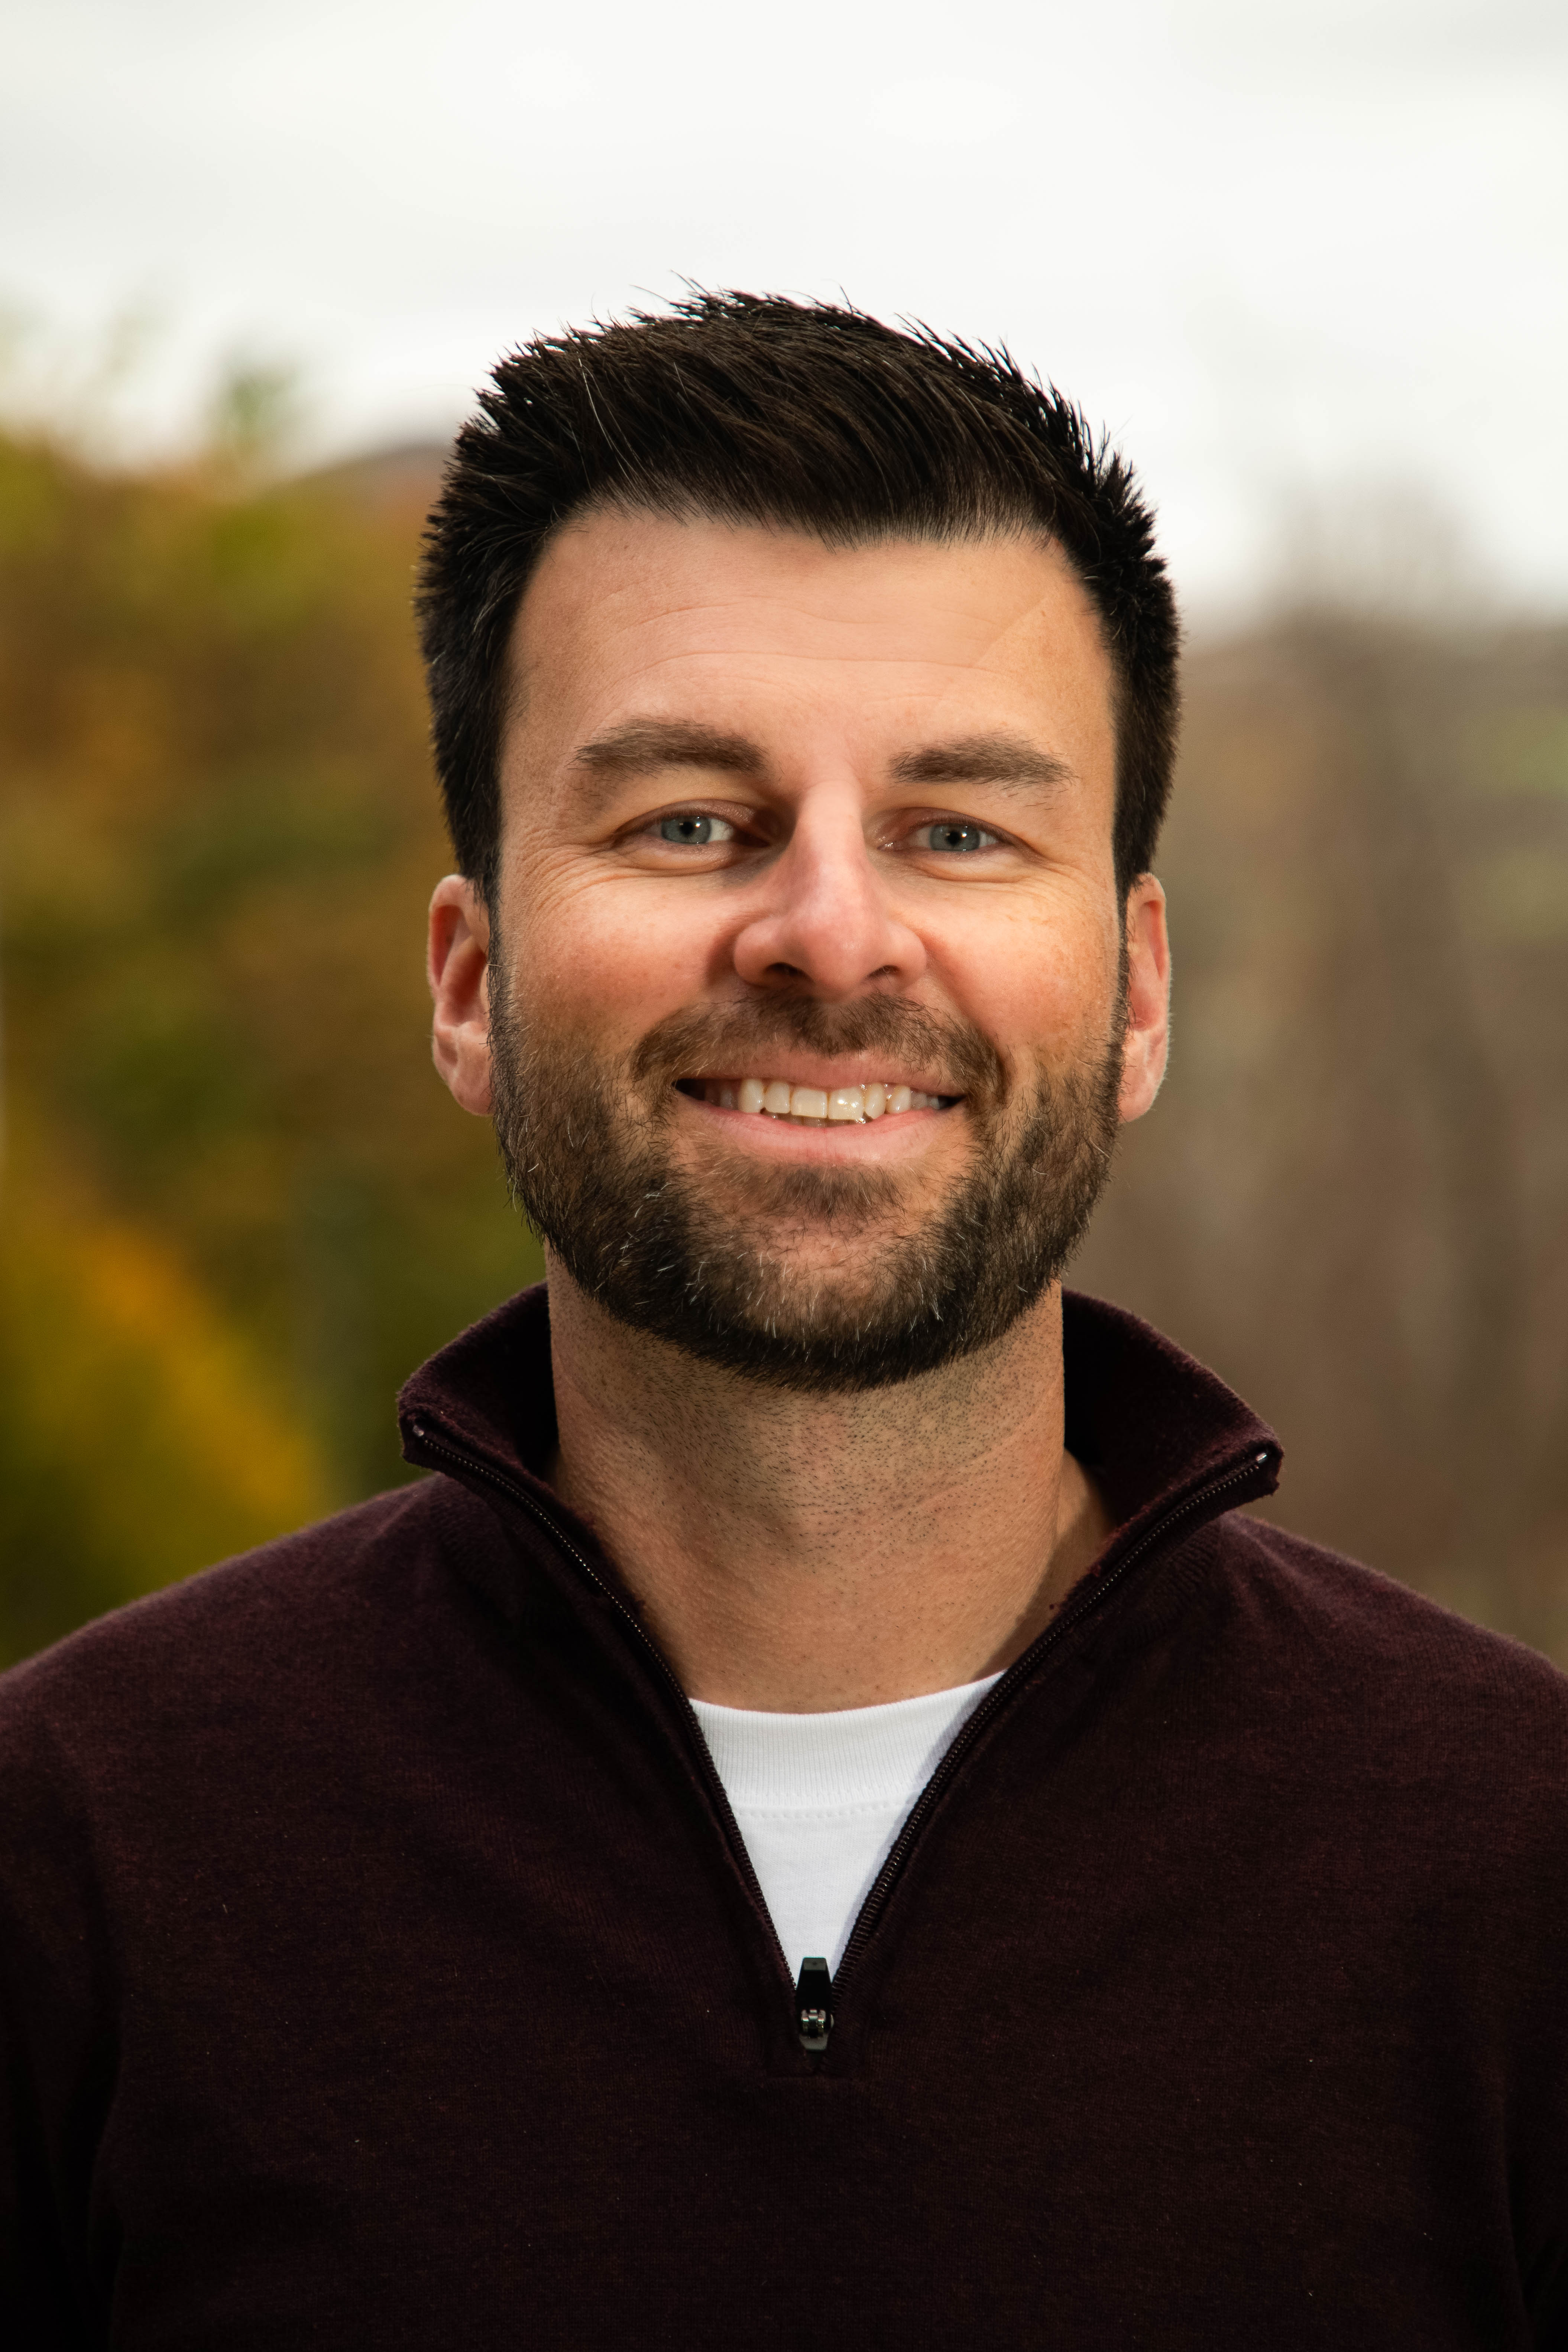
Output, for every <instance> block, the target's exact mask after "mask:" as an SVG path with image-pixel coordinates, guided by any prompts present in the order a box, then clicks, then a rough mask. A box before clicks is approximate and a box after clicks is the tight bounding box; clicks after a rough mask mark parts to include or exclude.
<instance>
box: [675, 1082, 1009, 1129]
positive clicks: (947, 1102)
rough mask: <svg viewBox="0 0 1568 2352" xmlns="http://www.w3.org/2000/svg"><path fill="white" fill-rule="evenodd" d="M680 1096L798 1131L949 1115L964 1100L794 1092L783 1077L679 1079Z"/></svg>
mask: <svg viewBox="0 0 1568 2352" xmlns="http://www.w3.org/2000/svg"><path fill="white" fill-rule="evenodd" d="M677 1091H678V1092H679V1093H680V1094H683V1095H689V1096H690V1097H691V1098H692V1099H693V1100H694V1101H696V1102H704V1103H710V1104H712V1105H713V1107H714V1108H716V1109H719V1110H739V1111H745V1112H747V1113H748V1114H750V1115H752V1116H760V1117H762V1118H777V1119H786V1120H789V1121H790V1122H792V1123H793V1124H794V1125H795V1126H797V1127H835V1126H840V1125H842V1126H845V1127H865V1126H866V1125H868V1122H869V1121H871V1120H872V1119H878V1118H901V1117H902V1116H903V1114H904V1113H905V1112H906V1111H911V1110H952V1108H953V1107H954V1105H955V1104H957V1103H961V1102H962V1101H963V1096H962V1095H931V1094H922V1093H921V1090H920V1088H919V1087H905V1086H887V1085H884V1084H883V1083H882V1082H881V1081H880V1080H879V1079H873V1080H872V1081H871V1083H870V1084H869V1085H868V1086H861V1087H795V1086H791V1085H790V1083H789V1081H788V1080H787V1079H785V1078H682V1079H681V1080H680V1081H679V1086H678V1089H677Z"/></svg>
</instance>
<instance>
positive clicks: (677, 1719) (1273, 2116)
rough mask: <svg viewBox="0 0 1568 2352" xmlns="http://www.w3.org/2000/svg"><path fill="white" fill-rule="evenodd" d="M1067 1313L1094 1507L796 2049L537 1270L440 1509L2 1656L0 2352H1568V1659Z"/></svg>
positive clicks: (475, 1348)
mask: <svg viewBox="0 0 1568 2352" xmlns="http://www.w3.org/2000/svg"><path fill="white" fill-rule="evenodd" d="M1066 1331H1067V1367H1068V1369H1067V1381H1068V1391H1067V1392H1068V1441H1069V1443H1070V1444H1071V1445H1072V1446H1073V1448H1074V1450H1075V1451H1076V1452H1077V1453H1078V1454H1079V1455H1080V1457H1081V1458H1082V1459H1083V1460H1084V1461H1085V1462H1086V1464H1087V1465H1089V1468H1090V1469H1091V1470H1092V1471H1093V1472H1094V1474H1095V1475H1096V1477H1097V1478H1098V1479H1099V1481H1100V1486H1101V1488H1102V1490H1103V1492H1104V1494H1105V1496H1106V1497H1107V1500H1108V1502H1109V1503H1110V1507H1111V1510H1112V1512H1113V1514H1114V1516H1115V1517H1116V1519H1117V1521H1118V1528H1117V1533H1116V1535H1115V1537H1114V1538H1113V1539H1112V1541H1111V1542H1110V1545H1109V1546H1108V1547H1107V1549H1106V1550H1105V1552H1104V1553H1103V1555H1102V1556H1101V1558H1100V1561H1099V1563H1098V1565H1097V1567H1096V1568H1095V1570H1092V1571H1091V1573H1090V1574H1089V1577H1088V1578H1087V1579H1086V1580H1085V1581H1084V1582H1083V1583H1082V1584H1081V1585H1080V1586H1079V1589H1078V1591H1077V1592H1076V1593H1075V1594H1074V1596H1073V1597H1072V1599H1071V1601H1069V1603H1068V1606H1067V1608H1066V1609H1065V1610H1064V1612H1062V1613H1061V1614H1060V1616H1059V1617H1058V1619H1057V1621H1056V1622H1054V1623H1053V1625H1052V1626H1051V1628H1050V1630H1049V1631H1048V1632H1047V1633H1046V1634H1045V1635H1044V1636H1043V1637H1042V1638H1041V1639H1040V1640H1039V1641H1038V1642H1037V1643H1036V1644H1035V1646H1034V1648H1033V1649H1032V1650H1030V1651H1029V1652H1028V1653H1027V1654H1026V1656H1024V1657H1023V1658H1022V1659H1020V1660H1019V1662H1018V1663H1017V1664H1016V1665H1015V1666H1014V1667H1013V1668H1012V1669H1011V1670H1010V1671H1009V1672H1008V1673H1007V1674H1006V1675H1005V1676H1004V1677H1003V1678H1002V1680H1001V1682H1000V1683H999V1684H998V1685H997V1686H996V1687H995V1689H994V1692H993V1693H992V1694H991V1696H989V1698H988V1699H987V1700H986V1701H985V1702H984V1704H983V1706H981V1708H980V1710H979V1711H978V1713H976V1714H975V1715H974V1716H973V1717H972V1718H971V1719H970V1721H969V1723H968V1725H967V1726H966V1727H965V1729H964V1731H963V1733H962V1734H961V1735H960V1738H959V1740H958V1742H957V1743H956V1745H955V1746H954V1748H952V1750H951V1751H950V1754H949V1756H948V1758H947V1760H946V1762H945V1763H944V1765H943V1766H942V1769H941V1771H940V1772H939V1774H938V1776H937V1779H936V1780H935V1781H933V1783H932V1784H931V1788H930V1789H929V1790H928V1791H927V1794H926V1797H925V1798H924V1800H922V1801H921V1804H920V1805H919V1806H918V1807H917V1810H916V1812H915V1814H914V1816H913V1817H912V1818H911V1821H910V1825H909V1829H908V1831H907V1832H906V1833H905V1835H904V1836H903V1837H902V1838H901V1839H900V1842H899V1844H898V1845H897V1847H896V1848H895V1850H894V1853H893V1854H892V1856H891V1857H890V1859H889V1865H888V1868H887V1869H886V1871H885V1872H884V1873H883V1875H882V1877H881V1879H880V1881H879V1884H878V1885H877V1887H876V1888H875V1890H874V1891H873V1893H872V1895H871V1897H870V1899H869V1901H868V1904H867V1906H866V1909H865V1911H864V1913H863V1914H862V1916H861V1918H860V1920H859V1923H858V1927H857V1928H856V1930H855V1934H854V1937H853V1939H852V1942H851V1944H850V1947H849V1949H848V1952H847V1956H846V1958H845V1960H844V1963H843V1966H842V1968H841V1969H840V1971H839V1974H838V1978H837V1980H836V1982H835V1983H834V1985H833V1987H832V1989H831V1995H830V2001H831V2011H832V2017H833V2023H832V2028H831V2031H830V2032H829V2033H828V2034H827V2037H826V2048H823V2049H820V2050H811V2049H808V2048H806V2047H805V2046H804V2043H803V2038H802V2032H801V2030H800V2024H799V2021H798V2019H797V2015H796V1994H795V1989H794V1988H793V1987H792V1985H791V1983H790V1981H789V1978H788V1974H787V1972H786V1969H785V1967H784V1960H783V1958H782V1956H781V1953H780V1950H779V1948H778V1944H777V1941H776V1939H775V1937H774V1936H773V1930H772V1927H771V1925H770V1923H769V1920H768V1917H767V1915H766V1912H765V1910H764V1908H763V1905H762V1903H761V1901H760V1898H759V1896H758V1893H757V1889H756V1885H755V1882H754V1880H753V1877H752V1873H751V1870H750V1868H749V1865H748V1864H747V1861H746V1857H745V1854H744V1851H743V1848H742V1845H741V1843H740V1841H739V1839H738V1837H737V1835H736V1832H735V1830H734V1826H733V1823H732V1822H731V1817H730V1813H729V1809H728V1807H727V1805H726V1803H725V1801H724V1798H723V1794H722V1790H721V1787H720V1784H719V1782H718V1780H716V1778H715V1776H714V1773H713V1770H712V1768H711V1766H710V1762H709V1759H708V1758H707V1754H706V1751H705V1749H704V1748H703V1745H702V1741H701V1738H700V1733H699V1730H698V1727H697V1724H696V1720H695V1718H694V1717H693V1715H692V1713H691V1710H690V1708H689V1706H688V1705H687V1703H686V1700H685V1698H684V1696H683V1695H682V1693H681V1691H680V1690H679V1687H678V1685H677V1684H676V1682H675V1680H674V1678H673V1676H672V1675H671V1674H670V1672H669V1670H668V1667H667V1665H666V1664H664V1662H663V1660H662V1659H661V1657H660V1656H659V1654H658V1652H657V1650H656V1649H655V1648H654V1647H653V1646H652V1644H651V1643H650V1642H649V1641H648V1639H647V1636H646V1635H645V1633H643V1631H642V1629H641V1627H640V1626H639V1623H638V1621H637V1612H636V1611H635V1609H634V1608H633V1607H632V1605H631V1604H630V1602H629V1601H628V1600H627V1598H626V1594H625V1592H624V1590H623V1588H622V1587H621V1586H620V1584H619V1582H618V1580H617V1579H616V1574H615V1571H614V1570H613V1568H612V1567H611V1565H610V1564H609V1563H608V1562H607V1561H606V1560H605V1558H604V1556H603V1555H602V1554H601V1552H600V1551H599V1549H597V1547H596V1546H595V1542H594V1539H593V1538H592V1536H591V1535H590V1534H589V1532H588V1530H587V1529H586V1528H584V1526H583V1525H582V1524H581V1522H579V1521H576V1520H574V1518H573V1517H572V1516H571V1514H570V1513H569V1512H567V1511H566V1510H565V1509H564V1508H563V1506H562V1505H561V1504H560V1503H559V1502H558V1501H557V1500H556V1499H555V1498H554V1496H552V1494H551V1492H550V1490H549V1489H548V1488H547V1487H546V1486H543V1485H542V1483H541V1480H540V1477H539V1475H538V1465H540V1464H541V1463H542V1462H543V1461H544V1460H545V1459H546V1458H547V1456H548V1452H549V1447H550V1444H551V1440H552V1433H553V1412H552V1401H551V1388H550V1370H549V1350H548V1327H547V1318H546V1306H545V1301H544V1297H543V1296H542V1293H540V1292H532V1293H530V1294H527V1295H525V1296H524V1297H521V1298H520V1299H518V1300H516V1301H514V1302H513V1303H512V1304H511V1305H510V1306H509V1307H504V1308H502V1309H501V1310H500V1312H499V1313H498V1314H496V1315H494V1316H492V1317H491V1318H489V1320H488V1321H487V1322H485V1323H483V1324H481V1325H479V1327H478V1328H476V1329H475V1330H473V1331H471V1332H469V1333H468V1335H467V1336H466V1337H464V1338H463V1339H459V1340H458V1341H457V1342H456V1343H455V1344H454V1345H453V1346H452V1347H450V1348H449V1349H447V1350H446V1351H445V1352H444V1353H443V1354H442V1355H440V1356H438V1357H437V1359H436V1360H435V1361H434V1362H433V1363H432V1364H431V1365H429V1366H428V1367H427V1368H426V1370H425V1371H423V1372H422V1373H420V1374H419V1375H418V1376H417V1377H416V1380H415V1381H413V1382H412V1383H411V1384H410V1386H409V1388H408V1390H407V1391H406V1392H405V1400H404V1411H405V1431H406V1434H407V1442H408V1450H409V1453H410V1455H411V1456H412V1458H413V1459H414V1460H416V1461H417V1462H420V1463H422V1464H424V1465H427V1466H428V1467H429V1468H430V1469H431V1470H432V1471H433V1472H434V1474H435V1475H432V1476H430V1477H428V1478H426V1479H425V1480H423V1481H422V1482H420V1483H419V1484H417V1485H416V1486H410V1487H406V1488H404V1489H403V1490H401V1491H400V1492H398V1493H395V1494H392V1495H387V1496H382V1497H381V1498H380V1499H379V1500H377V1501H375V1502H372V1503H368V1504H365V1505H363V1507H360V1508H358V1509H356V1510H353V1511H349V1512H347V1513H345V1514H344V1515H343V1516H342V1517H339V1518H337V1519H334V1520H331V1521H330V1522H329V1523H328V1524H326V1525H325V1526H322V1527H319V1528H311V1529H310V1530H308V1531H307V1532H306V1533H305V1534H303V1535H300V1536H297V1537H292V1538H289V1539H288V1540H287V1541H284V1542H281V1543H278V1544H274V1545H271V1546H269V1547H268V1549H266V1550H264V1551H261V1552H258V1553H256V1554H253V1555H252V1556H250V1557H249V1558H247V1559H241V1560H237V1561H235V1562H233V1563H231V1564H230V1565H229V1566H227V1567H226V1568H223V1569H219V1570H216V1571H214V1572H213V1573H211V1574H208V1575H205V1576H202V1577H199V1578H197V1579H195V1580H194V1581H192V1582H190V1583H188V1584H184V1585H182V1586H180V1587H178V1588H177V1589H175V1590H174V1591H169V1592H166V1593H163V1594H160V1595H158V1596H157V1597H156V1598H154V1599H153V1600H151V1601H145V1602H142V1603H140V1604H138V1605H137V1606H136V1607H135V1608H132V1609H130V1610H127V1611H125V1612H121V1614H119V1615H117V1616H114V1617H110V1618H108V1619H105V1620H104V1621H103V1622H100V1623H99V1624H97V1625H94V1626H91V1627H89V1628H88V1629H87V1630H86V1631H85V1632H84V1633H79V1634H77V1635H75V1636H74V1637H73V1638H72V1639H71V1640H70V1641H68V1642H66V1643H62V1644H61V1645H60V1646H59V1647H58V1649H56V1650H54V1651H52V1652H50V1653H49V1654H47V1655H46V1656H44V1657H42V1658H39V1659H37V1660H35V1661H33V1662H32V1663H31V1664H27V1665H26V1666H23V1667H20V1668H18V1669H16V1671H15V1672H13V1673H12V1674H10V1675H7V1676H5V1678H4V1680H3V1681H0V1992H3V1999H4V2022H5V2037H6V2044H7V2047H6V2058H5V2098H6V2102H7V2106H6V2115H5V2153H4V2158H3V2159H0V2163H3V2165H4V2168H5V2177H4V2180H3V2181H0V2209H3V2222H0V2228H3V2247H0V2264H3V2273H0V2343H3V2344H4V2345H5V2347H7V2352H10V2347H15V2352H30V2347H63V2346H73V2347H74V2346H88V2345H92V2346H100V2345H113V2346H115V2347H127V2352H130V2348H131V2347H135V2352H283V2347H289V2352H292V2347H302V2346H321V2347H327V2346H330V2347H344V2352H347V2347H354V2352H358V2347H376V2352H392V2348H393V2347H410V2352H413V2347H417V2352H437V2347H453V2352H459V2347H460V2352H491V2347H494V2352H501V2347H505V2352H521V2348H522V2347H527V2352H588V2347H599V2346H617V2347H618V2346H631V2347H638V2352H643V2347H679V2352H708V2347H712V2352H738V2347H746V2352H805V2347H818V2346H835V2347H837V2346H840V2345H875V2346H877V2347H882V2346H899V2347H921V2352H928V2347H930V2348H931V2352H935V2348H936V2347H984V2352H992V2347H998V2348H1000V2347H1071V2352H1100V2347H1104V2352H1133V2348H1134V2347H1150V2352H1155V2347H1158V2352H1167V2347H1169V2352H1174V2347H1183V2352H1216V2347H1232V2346H1238V2347H1240V2346H1245V2347H1248V2352H1250V2348H1251V2347H1267V2352H1292V2348H1293V2347H1308V2346H1311V2347H1333V2352H1354V2347H1367V2348H1368V2352H1372V2347H1376V2352H1389V2347H1394V2346H1399V2347H1405V2346H1408V2347H1412V2352H1444V2347H1455V2352H1458V2347H1466V2352H1475V2347H1516V2346H1519V2347H1524V2346H1531V2345H1534V2346H1536V2347H1546V2346H1550V2347H1565V2346H1568V1938H1565V1933H1564V1930H1565V1927H1568V1836H1565V1834H1564V1832H1565V1828H1568V1684H1564V1682H1563V1679H1562V1678H1561V1677H1560V1676H1559V1675H1556V1674H1555V1673H1554V1672H1553V1671H1552V1668H1551V1667H1550V1666H1548V1665H1546V1664H1544V1663H1543V1662H1542V1660H1541V1659H1539V1658H1537V1657H1534V1656H1532V1655H1531V1654H1528V1653H1526V1652H1525V1651H1522V1650H1520V1649H1517V1648H1514V1647H1512V1646H1510V1644H1509V1643H1505V1642H1502V1641H1500V1640H1497V1639H1494V1638H1492V1637H1491V1636H1489V1635H1488V1634H1485V1633H1479V1632H1477V1631H1475V1630H1474V1629H1473V1628H1472V1627H1470V1626H1468V1625H1466V1624H1463V1623H1461V1622H1459V1621H1458V1620H1457V1619H1455V1618H1453V1617H1450V1616H1448V1615H1447V1614H1445V1613H1444V1612H1442V1611H1440V1610H1438V1609H1436V1608H1434V1607H1432V1606H1430V1605H1429V1604H1428V1603H1426V1601H1420V1600H1418V1599H1416V1598H1415V1596H1413V1595H1412V1594H1411V1593H1409V1592H1407V1591H1403V1590H1402V1589H1400V1588H1399V1587H1398V1586H1396V1585H1394V1584H1391V1583H1388V1582H1385V1581H1384V1580H1382V1579H1381V1578H1379V1577H1376V1576H1373V1575H1372V1574H1370V1573H1369V1572H1368V1571H1367V1570H1363V1569H1361V1568H1358V1567H1355V1566H1354V1565H1352V1563H1351V1562H1349V1561H1347V1560H1344V1559H1338V1558H1336V1557H1334V1556H1333V1555H1331V1554H1330V1553H1327V1552H1324V1551H1321V1550H1319V1549H1316V1548H1314V1547H1313V1546H1311V1545H1310V1544H1307V1543H1303V1542H1300V1541H1299V1540H1297V1539H1295V1538H1291V1537H1289V1536H1287V1535H1283V1534H1281V1533H1279V1531H1278V1530H1276V1529H1275V1528H1271V1527H1268V1526H1265V1525H1262V1524H1260V1523H1259V1522H1258V1521H1257V1520H1254V1519H1250V1518H1248V1517H1245V1516H1239V1515H1238V1514H1237V1511H1236V1509H1235V1506H1236V1505H1237V1504H1238V1503H1240V1502H1243V1501H1245V1500H1247V1498H1248V1497H1251V1496H1258V1495H1260V1494H1262V1493H1264V1492H1265V1491H1267V1490H1268V1489H1269V1488H1270V1487H1271V1486H1273V1484H1274V1478H1275V1471H1276V1467H1277V1462H1278V1449H1277V1447H1276V1445H1275V1443H1274V1440H1273V1438H1272V1437H1271V1436H1270V1434H1269V1433H1268V1431H1267V1430H1266V1429H1264V1428H1263V1427H1262V1426H1261V1425H1260V1424H1259V1423H1258V1422H1257V1421H1256V1420H1254V1418H1253V1417H1252V1416H1251V1414H1250V1413H1248V1412H1247V1410H1246V1408H1245V1407H1244V1406H1242V1405H1241V1404H1240V1403H1239V1402H1237V1399H1236V1398H1235V1397H1233V1396H1232V1395H1231V1394H1230V1393H1229V1392H1228V1391H1226V1389H1224V1388H1222V1387H1221V1386H1220V1384H1219V1383H1218V1382H1217V1381H1215V1380H1214V1379H1213V1378H1212V1377H1211V1376H1210V1375H1209V1374H1207V1373H1206V1372H1205V1371H1203V1370H1201V1369H1200V1368H1199V1367H1198V1366H1197V1365H1195V1364H1194V1363H1192V1362H1190V1361H1188V1360H1186V1359H1185V1358H1184V1357H1183V1356H1181V1355H1180V1354H1178V1353H1177V1351H1176V1350H1175V1349H1173V1348H1171V1347H1170V1346H1168V1345H1167V1344H1166V1343H1165V1342H1164V1341H1163V1340H1162V1339H1159V1338H1158V1337H1157V1336H1156V1335H1155V1334H1154V1333H1152V1332H1151V1331H1149V1330H1147V1329H1146V1328H1143V1327H1142V1325H1139V1324H1137V1323H1135V1322H1133V1321H1132V1320H1131V1318H1128V1317H1127V1316H1124V1315H1121V1314H1118V1313H1116V1312H1114V1311H1112V1310H1111V1309H1110V1308H1108V1307H1101V1306H1097V1305H1095V1304H1093V1303H1091V1302H1090V1301H1089V1300H1087V1299H1082V1298H1072V1299H1069V1300H1068V1307H1067V1318H1066ZM1390 1475H1391V1476H1392V1475H1396V1473H1395V1472H1394V1470H1393V1469H1392V1468H1391V1471H1390ZM808 2038H809V2037H808ZM816 2038H820V2037H816Z"/></svg>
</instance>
